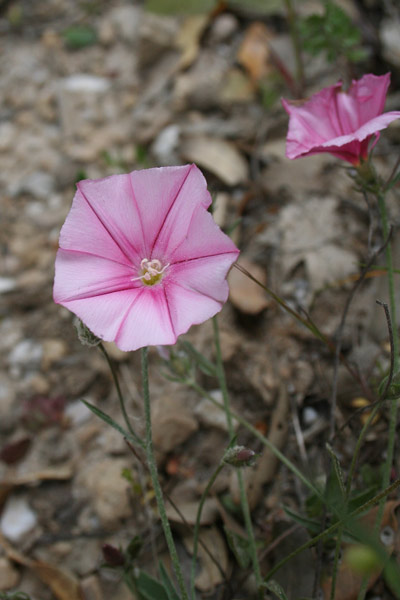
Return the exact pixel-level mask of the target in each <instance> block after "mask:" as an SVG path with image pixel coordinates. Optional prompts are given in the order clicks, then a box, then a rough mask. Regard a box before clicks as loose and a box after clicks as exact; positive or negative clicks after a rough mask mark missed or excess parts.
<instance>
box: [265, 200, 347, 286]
mask: <svg viewBox="0 0 400 600" xmlns="http://www.w3.org/2000/svg"><path fill="white" fill-rule="evenodd" d="M274 236H275V238H274V239H272V237H274ZM268 237H271V242H272V243H273V244H274V245H275V246H277V247H278V248H279V252H280V253H281V255H280V268H281V271H282V277H287V276H288V275H289V273H291V272H292V271H293V269H294V268H295V267H297V266H298V265H299V264H301V263H304V265H305V270H306V274H307V278H308V281H309V283H310V296H312V294H313V293H314V292H316V291H318V290H320V289H321V288H323V287H324V286H326V285H330V284H334V283H335V282H336V281H337V280H341V279H343V278H345V277H347V276H349V275H350V274H352V273H354V270H357V261H358V258H357V255H356V254H355V253H353V252H352V251H350V250H349V249H347V248H343V247H342V240H343V238H344V237H345V236H344V231H343V224H342V222H341V221H340V219H339V214H338V201H337V200H336V199H335V198H329V197H325V198H317V197H311V198H309V199H307V200H303V201H302V202H301V203H298V204H290V205H288V206H285V207H284V208H283V209H282V210H281V212H280V215H279V220H278V224H277V227H275V228H274V231H272V230H271V231H270V232H268V231H267V233H266V234H265V235H264V240H265V241H267V239H268Z"/></svg>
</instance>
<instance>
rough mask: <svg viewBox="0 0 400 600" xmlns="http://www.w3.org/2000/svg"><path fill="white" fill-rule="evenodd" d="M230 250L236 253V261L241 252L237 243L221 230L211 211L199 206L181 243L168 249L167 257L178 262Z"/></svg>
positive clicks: (224, 252) (168, 260)
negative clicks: (174, 247)
mask: <svg viewBox="0 0 400 600" xmlns="http://www.w3.org/2000/svg"><path fill="white" fill-rule="evenodd" d="M230 252H232V253H233V254H234V255H235V257H233V258H232V262H234V261H235V258H236V257H237V255H238V254H239V251H238V249H237V248H236V246H235V244H234V243H233V242H232V240H231V239H230V238H229V237H228V236H227V235H225V234H224V233H223V232H222V231H221V229H220V228H219V227H218V225H217V224H216V223H215V221H214V219H213V218H212V216H211V214H210V213H209V212H207V211H205V210H204V209H203V208H202V207H197V208H196V210H195V211H194V213H193V216H192V219H191V222H190V226H189V228H188V229H187V231H186V235H185V237H184V239H183V240H182V242H181V244H180V245H179V246H178V247H177V248H176V249H173V250H172V252H171V251H170V250H169V249H168V251H167V252H166V254H165V257H166V260H167V262H170V263H177V262H182V261H186V260H191V259H192V258H200V257H206V256H213V255H218V254H226V253H230Z"/></svg>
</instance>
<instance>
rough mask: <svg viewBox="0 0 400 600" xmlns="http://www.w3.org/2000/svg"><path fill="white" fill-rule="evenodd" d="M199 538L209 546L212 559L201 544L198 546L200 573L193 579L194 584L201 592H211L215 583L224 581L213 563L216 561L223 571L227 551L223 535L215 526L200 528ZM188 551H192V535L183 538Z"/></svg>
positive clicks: (224, 571) (226, 564)
mask: <svg viewBox="0 0 400 600" xmlns="http://www.w3.org/2000/svg"><path fill="white" fill-rule="evenodd" d="M199 537H200V539H201V540H202V542H203V544H204V545H205V546H206V547H207V548H209V550H210V551H211V553H212V555H213V557H214V559H215V562H214V560H212V559H211V558H210V556H209V555H208V553H207V552H206V551H205V550H204V548H203V546H201V545H200V544H199V546H198V562H199V564H200V573H199V574H198V575H197V577H196V579H195V585H196V588H197V589H198V590H200V591H201V592H211V591H212V590H214V589H215V587H216V586H217V585H219V584H220V583H223V581H225V577H224V576H223V574H222V573H221V571H220V569H219V568H218V567H217V565H216V564H215V563H216V562H217V563H218V565H219V566H220V568H221V569H222V572H223V573H227V570H228V564H229V563H228V553H227V549H226V544H225V540H224V538H223V536H222V535H221V533H220V532H219V530H218V529H217V528H216V527H210V528H208V529H201V530H200V536H199ZM183 542H184V544H185V546H186V548H187V549H188V550H189V552H191V553H192V552H193V537H186V538H184V540H183Z"/></svg>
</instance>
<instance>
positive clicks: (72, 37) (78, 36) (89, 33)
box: [63, 25, 97, 50]
mask: <svg viewBox="0 0 400 600" xmlns="http://www.w3.org/2000/svg"><path fill="white" fill-rule="evenodd" d="M63 37H64V41H65V43H66V44H67V46H68V48H71V49H72V50H80V49H81V48H86V46H91V45H92V44H95V43H96V41H97V35H96V32H95V30H94V29H93V28H92V27H89V26H88V25H71V27H68V29H66V30H65V31H64V32H63Z"/></svg>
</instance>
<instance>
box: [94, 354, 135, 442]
mask: <svg viewBox="0 0 400 600" xmlns="http://www.w3.org/2000/svg"><path fill="white" fill-rule="evenodd" d="M99 349H100V351H101V352H102V354H103V355H104V357H105V359H106V361H107V364H108V366H109V367H110V371H111V375H112V378H113V381H114V385H115V389H116V390H117V395H118V400H119V405H120V407H121V412H122V416H123V417H124V421H125V424H126V426H127V428H128V431H129V433H130V434H131V435H132V437H133V438H134V439H135V440H136V442H137V443H138V444H139V445H140V446H143V442H142V440H141V439H140V438H139V436H138V435H137V433H135V431H134V430H133V427H132V425H131V423H130V421H129V417H128V413H127V412H126V407H125V399H124V396H123V394H122V392H121V386H120V384H119V378H118V372H117V369H116V368H115V365H114V363H113V361H112V360H111V358H110V357H109V355H108V352H107V350H106V349H105V348H104V346H103V344H101V343H100V344H99Z"/></svg>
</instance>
